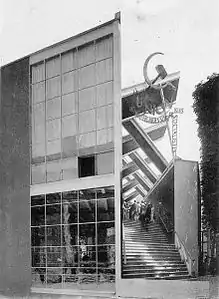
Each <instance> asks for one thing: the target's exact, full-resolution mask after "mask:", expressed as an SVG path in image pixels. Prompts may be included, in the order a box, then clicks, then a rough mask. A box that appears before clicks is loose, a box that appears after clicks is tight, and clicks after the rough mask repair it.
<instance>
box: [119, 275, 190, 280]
mask: <svg viewBox="0 0 219 299" xmlns="http://www.w3.org/2000/svg"><path fill="white" fill-rule="evenodd" d="M123 278H129V279H130V278H145V279H168V280H172V279H173V280H174V279H189V278H190V276H189V275H188V274H184V273H182V274H169V275H163V274H160V275H158V274H157V275H156V274H155V275H154V274H151V275H147V273H139V274H136V273H133V274H132V273H130V274H125V275H123Z"/></svg>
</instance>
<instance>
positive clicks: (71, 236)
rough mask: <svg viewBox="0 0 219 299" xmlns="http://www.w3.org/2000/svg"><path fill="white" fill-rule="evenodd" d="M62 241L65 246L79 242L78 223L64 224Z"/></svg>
mask: <svg viewBox="0 0 219 299" xmlns="http://www.w3.org/2000/svg"><path fill="white" fill-rule="evenodd" d="M62 242H63V245H64V246H71V245H76V244H78V227H77V225H63V226H62Z"/></svg>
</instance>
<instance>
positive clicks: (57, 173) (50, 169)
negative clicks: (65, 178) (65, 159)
mask: <svg viewBox="0 0 219 299" xmlns="http://www.w3.org/2000/svg"><path fill="white" fill-rule="evenodd" d="M61 172H62V171H61V163H60V161H53V162H48V163H47V182H53V181H59V180H61V178H62V173H61Z"/></svg>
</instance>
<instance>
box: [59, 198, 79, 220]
mask: <svg viewBox="0 0 219 299" xmlns="http://www.w3.org/2000/svg"><path fill="white" fill-rule="evenodd" d="M77 216H78V203H77V202H69V203H65V204H63V205H62V223H63V224H69V223H77V222H78V221H77V220H78V217H77Z"/></svg>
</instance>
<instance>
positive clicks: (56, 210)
mask: <svg viewBox="0 0 219 299" xmlns="http://www.w3.org/2000/svg"><path fill="white" fill-rule="evenodd" d="M60 223H61V205H59V204H58V205H57V204H56V205H47V206H46V224H60Z"/></svg>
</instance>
